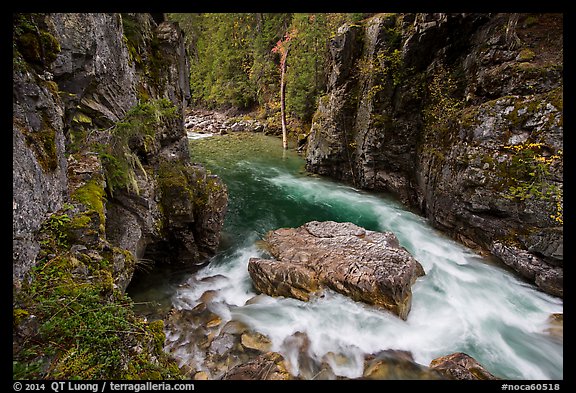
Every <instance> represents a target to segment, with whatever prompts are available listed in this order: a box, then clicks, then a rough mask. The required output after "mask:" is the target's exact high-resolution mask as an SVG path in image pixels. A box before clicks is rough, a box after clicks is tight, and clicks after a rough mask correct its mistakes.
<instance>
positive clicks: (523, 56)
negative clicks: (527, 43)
mask: <svg viewBox="0 0 576 393" xmlns="http://www.w3.org/2000/svg"><path fill="white" fill-rule="evenodd" d="M534 57H536V54H535V53H534V51H533V50H531V49H528V48H524V49H522V50H521V51H520V53H519V54H518V61H530V60H532V59H534Z"/></svg>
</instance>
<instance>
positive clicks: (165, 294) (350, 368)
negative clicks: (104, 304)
mask: <svg viewBox="0 0 576 393" xmlns="http://www.w3.org/2000/svg"><path fill="white" fill-rule="evenodd" d="M190 149H191V156H192V160H193V161H195V162H200V163H202V164H204V165H205V166H206V167H207V168H208V169H209V170H211V172H212V173H214V174H217V175H219V176H220V177H221V178H222V179H223V180H224V181H225V183H226V184H227V186H228V191H229V207H228V213H227V216H226V221H225V225H224V229H223V233H222V240H221V245H220V250H219V252H218V254H217V255H216V256H215V257H214V258H213V259H212V260H211V262H210V263H209V264H208V265H206V266H205V267H203V268H201V269H199V270H198V271H182V270H180V271H178V270H174V269H167V268H164V269H156V270H154V271H152V272H150V273H149V274H147V275H142V274H140V275H139V278H138V280H137V282H136V283H135V284H134V285H131V287H130V288H129V289H128V293H129V294H130V296H131V297H132V298H133V299H134V301H135V302H137V303H141V306H140V307H141V312H143V313H147V314H148V316H149V318H154V317H155V316H157V315H161V314H162V313H163V312H166V311H167V310H169V309H170V308H174V309H176V310H192V309H194V308H195V307H197V306H198V305H199V304H200V303H202V302H208V303H209V304H208V306H209V309H210V311H211V312H212V313H213V314H215V315H217V316H218V318H219V320H218V321H217V322H215V324H216V323H219V324H220V325H224V323H225V322H227V321H231V320H235V321H240V322H242V323H243V324H245V325H247V326H248V327H249V328H250V329H252V330H253V331H255V332H259V333H261V334H263V335H265V336H267V337H268V338H269V340H270V341H271V350H273V351H277V352H279V353H281V354H282V355H283V356H284V357H285V358H286V359H287V360H288V361H289V370H290V371H291V372H292V373H293V374H300V375H304V374H303V372H302V364H301V363H302V358H301V356H300V355H299V354H298V353H297V352H298V351H296V350H295V349H294V347H293V346H290V345H286V343H287V342H289V341H290V338H291V337H294V335H295V333H296V332H301V333H305V334H306V336H307V340H308V345H307V349H306V356H308V357H309V358H311V359H312V360H314V361H316V362H322V361H324V362H326V359H328V361H327V362H328V364H329V365H330V367H331V368H332V371H333V373H334V374H336V375H339V376H344V377H349V378H356V377H360V376H361V375H362V370H363V361H364V357H365V355H367V354H371V353H376V352H378V351H381V350H386V349H393V350H403V351H409V352H410V353H411V354H412V357H413V359H414V361H415V362H417V363H419V364H422V365H428V364H429V363H430V361H431V360H432V359H434V358H436V357H438V356H443V355H447V354H450V353H453V352H465V353H467V354H468V355H470V356H472V357H474V358H475V359H476V360H478V361H479V362H480V363H481V364H482V365H483V366H484V367H485V368H486V369H487V370H488V371H490V372H491V373H492V374H494V375H496V376H497V377H500V378H505V379H520V380H529V379H543V380H550V379H562V378H563V342H562V340H561V339H559V338H555V337H553V336H552V335H551V334H550V333H549V332H548V331H547V329H549V328H550V325H549V317H550V315H551V314H552V313H562V312H563V302H562V300H561V299H559V298H556V297H552V296H549V295H547V294H545V293H543V292H541V291H538V290H537V289H536V288H535V287H534V286H533V285H531V284H529V283H527V282H525V281H524V280H522V279H520V278H518V277H517V276H516V275H515V274H513V273H511V272H510V271H509V270H508V269H507V268H505V267H503V266H501V265H500V264H498V263H496V262H494V261H492V260H490V259H489V258H486V257H483V256H480V255H478V254H477V253H475V252H474V251H472V250H470V249H468V248H466V247H464V246H462V245H460V244H458V243H456V242H454V241H452V240H451V239H449V238H447V237H446V236H444V235H443V234H441V233H440V232H438V231H437V230H435V229H433V228H432V227H431V226H430V225H429V224H428V223H427V221H426V220H425V219H424V218H422V217H420V216H418V215H417V214H414V213H413V212H410V211H409V210H407V209H406V208H405V207H404V206H402V205H401V204H400V203H399V202H397V201H395V200H394V199H392V198H390V197H388V196H386V195H381V194H375V193H369V192H365V191H361V190H358V189H355V188H353V187H350V186H348V185H343V184H339V183H336V182H333V181H330V180H328V179H324V178H320V177H317V176H313V175H310V174H309V173H306V171H305V170H304V160H303V159H302V158H301V157H300V156H298V155H297V154H296V153H295V152H294V151H293V150H288V151H283V150H282V146H281V141H280V140H279V139H278V138H273V137H267V136H264V135H260V134H232V135H225V136H213V137H209V138H195V139H191V140H190ZM312 220H318V221H324V220H333V221H340V222H345V221H349V222H353V223H355V224H357V225H360V226H362V227H364V228H367V229H370V230H377V231H392V232H394V233H395V234H396V235H397V237H398V239H399V240H400V244H401V245H402V246H403V247H405V248H406V249H407V250H408V251H410V252H411V253H412V255H413V256H414V257H415V258H416V259H417V260H418V261H419V262H420V263H421V264H422V266H423V267H424V270H425V272H426V275H425V276H424V277H421V278H419V279H418V280H417V281H416V283H415V284H414V286H413V287H412V292H413V299H412V310H411V312H410V314H409V315H408V319H407V320H406V321H403V320H401V319H399V318H398V317H396V316H394V315H392V314H390V313H388V312H386V311H383V310H379V309H376V308H374V307H370V306H367V305H364V304H361V303H357V302H354V301H352V300H350V299H348V298H346V297H344V296H342V295H339V294H336V293H334V292H330V291H327V292H326V293H325V294H324V296H322V297H315V298H313V299H312V300H311V301H310V302H307V303H306V302H301V301H298V300H294V299H287V298H272V297H268V296H263V295H260V296H256V295H257V294H256V293H255V291H254V289H253V288H252V286H251V280H250V277H249V275H248V272H247V265H248V259H249V258H250V257H256V256H265V252H264V251H262V250H261V249H259V248H258V240H259V239H261V238H262V237H263V235H264V234H265V233H266V232H267V231H269V230H271V229H276V228H280V227H296V226H300V225H302V224H303V223H305V222H308V221H312ZM207 293H209V294H210V296H209V297H207V296H206V294H207ZM207 299H209V300H207ZM187 330H189V327H187V326H178V327H177V329H174V326H173V325H172V326H171V327H170V328H169V329H168V330H167V349H168V350H169V351H170V352H172V353H173V354H174V355H175V356H176V357H177V358H179V360H180V361H181V363H182V364H185V363H187V362H188V363H193V364H196V367H197V368H198V367H200V366H198V365H200V364H201V363H202V361H203V359H202V356H203V355H202V351H201V350H197V349H194V350H191V349H190V348H191V347H190V345H192V344H190V343H189V341H194V339H193V338H188V339H187V340H186V343H187V345H182V341H183V339H182V337H183V335H185V332H186V331H187ZM179 338H180V341H178V340H179ZM177 342H180V344H179V345H177V344H176V343H177ZM177 346H178V348H176V347H177ZM194 348H195V347H194ZM328 354H340V355H342V356H340V358H334V357H330V356H328V357H327V355H328ZM338 359H339V360H338ZM200 368H201V367H200Z"/></svg>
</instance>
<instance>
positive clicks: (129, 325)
mask: <svg viewBox="0 0 576 393" xmlns="http://www.w3.org/2000/svg"><path fill="white" fill-rule="evenodd" d="M170 15H172V14H170ZM252 15H255V17H254V24H253V25H248V26H253V27H250V28H249V29H246V31H249V32H258V34H261V35H262V37H263V36H264V35H265V34H270V38H269V40H270V44H266V42H264V41H263V42H264V44H262V43H261V42H260V41H258V42H260V43H259V44H258V45H261V46H262V47H263V48H267V49H266V50H267V53H268V54H266V56H267V57H266V56H265V57H263V59H267V60H262V59H260V58H259V57H257V56H256V55H253V57H250V59H253V61H254V64H253V65H252V66H251V67H252V68H250V66H249V65H247V63H246V62H247V60H246V57H243V60H239V61H238V62H236V64H235V63H234V62H231V64H221V66H218V67H221V68H222V69H225V70H228V68H230V69H234V70H236V68H234V67H232V65H239V64H242V67H243V68H242V67H240V68H239V69H240V71H238V72H246V73H247V75H249V77H250V78H252V77H254V78H256V77H255V76H254V75H259V77H258V78H259V79H258V78H256V79H255V80H256V81H257V82H255V83H260V82H261V83H263V85H262V86H264V85H266V84H267V85H266V86H270V85H271V82H270V81H269V80H268V79H266V78H268V77H269V75H274V72H276V71H274V70H273V68H266V67H268V66H267V65H266V64H267V63H265V61H269V62H270V63H269V64H273V61H276V60H274V59H275V58H273V57H271V56H272V55H270V49H271V47H272V46H273V45H272V44H273V43H274V41H275V40H278V39H282V37H284V36H283V34H284V30H286V32H287V31H288V28H286V26H290V25H289V24H286V23H287V21H288V22H289V21H290V20H293V21H295V22H294V23H296V22H297V23H300V24H297V23H296V26H297V27H298V29H299V30H298V29H295V30H290V31H292V34H293V36H294V38H293V40H294V41H293V42H297V41H296V40H298V39H302V40H304V39H305V37H306V36H305V34H304V28H303V26H304V25H305V24H306V23H308V24H310V25H313V24H314V23H319V21H321V20H323V19H322V15H320V14H310V15H303V14H302V15H298V14H294V16H290V15H288V14H286V15H288V16H286V15H284V14H282V15H281V14H238V18H237V20H236V23H237V25H236V27H237V30H235V31H236V32H237V33H238V34H240V32H242V28H243V27H242V26H243V25H242V23H245V22H246V20H248V21H249V22H246V23H252V22H250V21H251V20H252V19H250V18H251V17H252ZM355 15H356V14H355ZM211 18H212V17H211ZM218 18H221V19H218ZM291 18H292V19H291ZM207 20H208V21H209V22H210V23H212V22H214V21H219V20H220V22H221V23H222V24H224V21H225V17H224V16H218V15H215V16H214V17H213V19H210V18H208V19H207ZM334 20H335V21H338V20H339V19H338V18H335V19H334ZM265 21H273V22H274V23H277V25H278V26H284V27H283V29H284V30H279V33H280V32H281V33H282V34H277V33H274V34H276V35H274V34H272V33H270V30H266V27H267V26H268V25H266V24H265ZM562 23H563V21H562V15H560V14H497V13H495V14H369V15H361V17H358V18H356V19H354V21H352V22H346V23H342V24H340V25H339V27H338V28H337V30H335V31H334V32H333V33H331V35H330V36H329V38H327V39H326V45H327V46H326V48H327V51H328V52H327V54H328V55H327V56H326V58H325V59H326V63H325V67H324V68H323V69H324V72H325V76H326V85H325V91H322V90H321V89H316V90H314V91H313V92H314V94H316V95H317V96H310V97H314V100H312V99H310V98H307V99H306V100H307V101H306V100H303V98H302V97H301V96H298V95H297V94H298V93H297V91H296V90H289V91H288V94H287V99H288V100H289V101H288V109H289V110H292V111H293V116H292V117H289V121H288V126H289V128H290V131H291V132H292V135H291V137H292V142H291V143H292V146H291V148H290V149H289V151H284V150H283V149H282V148H281V147H280V145H279V143H280V142H279V139H278V138H277V137H275V136H269V135H278V131H279V124H280V122H279V117H278V116H279V105H277V103H275V101H274V97H276V96H275V95H274V94H277V93H278V92H277V91H276V92H275V93H270V92H269V91H268V90H266V89H267V88H264V87H263V88H261V89H260V88H259V89H256V90H255V91H257V92H258V94H261V96H258V97H257V98H254V99H246V95H247V94H248V93H246V92H247V91H250V89H249V88H248V87H247V86H248V85H238V86H241V88H238V90H236V85H235V83H239V82H238V80H236V79H234V78H230V79H229V80H227V79H226V78H224V79H222V78H220V79H218V78H215V79H210V78H208V77H207V80H209V83H207V85H209V86H212V90H211V94H216V93H218V94H217V95H216V96H212V98H210V99H217V100H229V101H230V102H231V103H232V107H228V117H230V119H229V120H228V121H225V120H223V118H222V117H217V116H215V115H214V117H213V119H216V120H214V121H212V120H210V118H209V117H206V116H205V115H202V116H204V117H203V118H202V119H201V120H197V121H196V120H193V119H192V117H190V116H188V117H186V116H187V114H190V113H192V114H194V115H195V116H196V115H198V118H200V115H199V114H202V113H204V114H205V113H211V112H209V111H205V110H204V109H203V108H199V107H196V106H197V105H198V104H199V103H200V101H198V94H199V93H198V91H200V90H199V86H200V78H202V77H205V76H206V75H207V74H202V73H201V72H199V71H198V68H195V67H198V66H197V64H196V65H194V64H191V63H194V62H196V63H198V62H199V61H200V60H199V59H201V55H202V54H203V53H204V52H201V49H202V45H205V44H202V41H201V38H199V37H200V36H199V35H198V34H200V33H199V32H198V31H200V30H198V31H196V30H194V29H192V30H191V31H187V35H185V34H183V32H182V30H181V28H180V27H179V25H178V23H175V22H173V21H170V20H166V15H165V14H154V15H152V14H115V13H112V14H65V13H64V14H58V13H54V14H15V15H14V17H13V294H14V296H13V352H14V355H13V364H14V365H13V375H14V378H15V379H20V378H23V379H35V378H47V379H53V378H56V379H69V378H81V379H179V378H186V379H206V378H207V379H221V378H232V379H246V378H248V379H267V378H272V377H273V379H293V378H300V379H343V378H367V379H371V378H373V379H379V378H380V379H413V378H414V379H442V378H458V376H460V377H462V378H464V377H463V375H467V376H468V377H469V378H488V379H491V378H504V379H562V378H563V366H562V362H563V349H562V334H561V333H560V335H558V334H557V332H558V321H560V325H559V326H560V332H561V331H562V330H561V329H562V328H561V327H562V322H561V321H562V297H563V208H562V203H563V199H562V196H563V157H562V156H563V107H562V103H563V80H562V72H563V69H562V67H563V63H562V56H563V47H562V45H563V41H562V39H563V27H562ZM207 31H208V30H205V33H206V32H207ZM297 31H299V32H300V33H299V34H300V35H298V34H297V33H296V32H297ZM235 34H236V33H235ZM251 34H256V33H251ZM256 36H257V35H256ZM186 37H188V38H190V37H192V38H193V39H194V40H196V41H194V40H193V42H192V43H193V44H195V45H196V46H195V47H194V46H193V45H192V46H190V45H191V44H190V43H189V42H188V41H185V38H186ZM257 37H258V36H257ZM234 39H236V36H234V37H232V38H231V39H230V40H234ZM215 42H216V41H215ZM238 42H244V41H241V40H240V39H239V41H238ZM311 42H315V43H316V44H315V45H317V46H315V47H314V48H315V49H314V50H318V53H320V50H319V49H318V48H321V47H322V45H319V44H317V42H319V41H318V39H317V38H315V41H314V40H313V41H311ZM266 45H268V46H270V48H268V47H267V46H266ZM222 52H223V53H228V52H226V51H225V50H224V48H222ZM255 53H256V52H255ZM292 53H293V56H294V57H293V58H292V60H291V58H290V57H288V69H287V80H288V83H289V85H288V86H289V89H295V87H292V86H299V88H300V89H301V91H302V92H304V91H306V92H308V93H309V91H308V90H306V89H307V87H306V88H305V87H304V85H298V84H297V83H296V82H298V80H295V79H290V78H294V76H293V75H294V74H290V72H295V71H291V69H290V67H291V66H292V67H293V70H297V69H298V67H299V66H301V65H302V64H307V65H308V66H310V64H313V62H312V63H311V62H310V61H309V59H308V58H304V57H298V56H302V55H301V54H300V55H297V52H296V49H294V52H292ZM314 53H316V52H314ZM291 61H292V63H291ZM319 61H320V60H318V59H316V60H315V62H316V63H315V67H316V72H315V74H314V75H315V77H316V78H317V80H316V82H315V83H314V86H321V83H320V82H319V81H320V79H321V78H320V75H321V74H320V71H318V70H319V69H320V68H319V64H320V63H319ZM307 62H308V63H307ZM215 64H216V63H215ZM257 66H258V67H260V68H258V67H257ZM212 68H215V66H214V65H213V66H212ZM191 70H192V72H191ZM267 73H268V74H267ZM291 75H292V76H291ZM195 78H196V79H195ZM250 81H252V79H250ZM203 83H204V82H203ZM219 83H223V85H226V86H228V90H227V91H226V92H222V91H220V92H218V86H219ZM226 83H227V84H226ZM242 83H244V82H242ZM215 92H216V93H215ZM308 93H307V94H308ZM228 94H230V96H228ZM242 94H244V95H242ZM310 94H312V93H310ZM214 97H215V98H214ZM316 97H317V99H316ZM258 100H262V101H260V102H259V104H258V105H256V104H254V103H255V102H257V101H258ZM266 100H268V101H266ZM290 100H292V101H290ZM304 101H306V105H308V106H306V105H304ZM206 102H208V101H206ZM310 102H313V104H310ZM234 105H236V106H242V105H246V106H249V105H256V108H257V109H256V110H255V111H253V112H251V113H246V110H245V108H244V110H240V109H236V108H235V106H234ZM299 105H300V106H299ZM298 108H300V109H298ZM302 108H308V109H306V110H307V111H312V112H311V113H313V116H311V118H310V119H309V120H308V121H309V122H308V123H306V121H307V120H306V116H304V115H302V116H301V117H298V116H296V115H294V113H304V112H303V111H304V109H302ZM310 108H313V110H312V109H310ZM299 111H300V112H299ZM206 119H208V120H206ZM185 120H186V121H185ZM198 132H202V133H201V134H200V133H198ZM227 134H230V135H227ZM263 134H266V135H263ZM295 150H298V151H299V152H300V153H301V154H302V157H300V156H298V155H297V154H296V153H295ZM328 178H331V179H332V180H328ZM314 221H322V222H338V223H352V224H353V225H357V226H359V227H362V228H363V229H362V230H363V231H365V232H362V234H361V235H358V236H357V237H358V239H364V238H367V239H368V240H370V239H372V238H371V236H377V235H374V234H373V232H372V231H377V232H388V231H390V232H391V233H392V234H393V235H390V236H396V237H397V240H396V241H397V242H398V246H401V247H402V249H404V250H406V252H409V253H410V254H412V256H413V257H414V258H415V260H416V261H417V262H416V263H419V264H421V265H422V266H421V267H420V269H423V271H424V273H425V274H424V275H422V274H414V275H413V276H412V275H410V278H409V279H408V281H410V283H411V284H410V285H413V288H412V292H413V293H412V294H411V295H410V296H409V297H407V295H406V293H404V292H403V294H402V297H401V299H402V300H401V301H400V303H399V305H398V307H399V310H400V311H399V313H400V315H401V318H398V317H391V316H390V315H392V314H390V313H389V312H386V311H385V310H384V311H383V310H379V309H377V308H372V307H371V306H369V305H363V304H360V303H358V302H355V301H354V300H350V299H347V298H345V297H344V296H342V294H341V293H342V292H340V293H337V292H339V291H336V292H333V291H332V289H333V287H336V286H338V285H341V284H327V286H328V287H329V289H326V290H323V291H321V292H319V293H318V294H312V295H310V296H308V295H306V296H304V297H303V298H305V300H307V302H306V303H304V302H302V301H300V300H296V299H289V298H284V297H283V296H279V297H268V296H266V295H264V294H259V292H260V291H261V290H263V289H264V287H265V286H264V287H262V286H259V285H258V284H257V283H256V282H255V281H253V280H254V277H252V279H251V278H250V276H249V269H250V267H249V260H251V258H252V259H254V260H258V261H263V260H265V259H269V258H270V253H268V251H266V249H265V248H262V246H263V243H262V242H261V241H262V239H264V238H265V235H266V233H268V232H269V231H274V230H279V229H280V228H297V227H300V226H304V225H306V226H307V228H308V227H310V225H319V224H313V223H312V222H314ZM352 224H345V225H352ZM354 228H356V227H354ZM354 231H355V232H354V233H356V232H358V230H357V229H355V230H354ZM358 233H360V232H358ZM365 234H370V235H366V236H365ZM323 236H324V235H323ZM323 236H320V237H319V238H321V239H324V237H323ZM354 236H356V235H354ZM385 236H388V235H385ZM326 237H327V238H330V237H332V235H329V236H326ZM268 240H270V238H268ZM322 241H324V240H322ZM347 241H356V240H354V239H349V240H347ZM370 241H371V240H370ZM396 241H394V242H393V243H395V242H396ZM363 244H364V243H363ZM257 245H259V246H257ZM282 247H287V246H285V245H283V246H281V248H280V249H278V250H277V251H278V254H282V252H283V250H282ZM359 247H360V246H359ZM360 248H365V246H362V247H360ZM320 250H321V249H320ZM269 251H271V249H269ZM308 251H309V250H308ZM308 251H307V252H308ZM298 252H299V254H298V255H303V254H302V253H301V252H300V251H298ZM318 252H319V253H320V252H324V251H318ZM386 252H389V251H386ZM395 252H396V253H397V252H400V251H395ZM309 253H310V255H312V254H311V253H312V252H311V251H310V252H309ZM272 254H274V253H272ZM274 256H276V255H274ZM290 258H292V259H293V258H294V257H293V256H292V257H290ZM298 258H300V257H298ZM406 258H408V257H406ZM255 263H256V262H255ZM258 263H260V262H258ZM283 263H286V262H283ZM291 263H292V262H291ZM277 266H279V265H277ZM277 266H276V267H277ZM327 266H329V265H327ZM273 269H275V267H273ZM410 269H412V267H411V268H410ZM288 270H290V266H288ZM318 272H321V273H318V274H320V275H325V276H326V277H328V279H327V281H326V280H325V279H322V280H325V281H323V282H324V283H327V282H328V283H330V282H332V283H333V282H334V281H330V279H333V278H334V277H335V275H332V274H331V273H330V268H328V270H326V271H323V270H318ZM410 274H412V273H410ZM305 276H306V277H308V273H306V274H305V275H304V276H302V277H305ZM332 276H334V277H332ZM310 277H312V275H311V276H310ZM336 281H338V280H336ZM314 285H316V284H314ZM346 285H348V284H345V286H346ZM367 285H368V284H362V285H360V286H361V287H362V288H364V287H366V286H367ZM255 288H258V290H255ZM330 288H332V289H330ZM354 291H355V290H354ZM354 291H353V292H354ZM393 291H396V289H394V290H393ZM264 292H267V291H264ZM272 292H273V290H272ZM344 292H346V291H344ZM354 293H359V292H354ZM279 294H281V293H279ZM276 295H278V294H276ZM354 296H356V295H353V296H352V297H353V298H354ZM362 296H363V295H362ZM296 297H297V298H298V296H296ZM354 299H356V300H358V299H357V298H354ZM407 299H411V302H412V306H411V308H412V311H410V314H408V311H409V310H410V306H409V303H406V302H407V301H408V300H407ZM301 300H304V299H301ZM385 302H388V300H386V301H385ZM139 303H144V304H139ZM368 303H370V302H368ZM155 304H157V305H158V306H154V305H155ZM407 305H408V306H407ZM394 307H396V306H394ZM394 307H392V308H394ZM400 332H404V334H400ZM553 332H556V333H553ZM350 337H354V340H351V339H350ZM455 337H457V339H456V338H455ZM460 353H465V354H467V355H471V356H472V357H473V358H474V359H476V360H477V361H479V363H480V364H481V366H480V365H474V364H475V363H474V362H473V361H472V360H473V359H472V360H469V359H468V358H467V357H466V355H464V354H460ZM450 354H453V356H452V355H450ZM447 355H450V356H448V357H446V358H444V356H447ZM451 362H452V363H451ZM458 362H460V363H459V364H468V365H469V367H470V369H475V370H480V369H482V370H483V371H482V372H478V373H477V374H474V373H473V372H472V373H471V374H470V372H469V373H468V374H466V373H464V372H456V371H454V370H452V371H446V370H445V369H444V371H440V370H441V369H442V367H460V366H453V365H452V366H446V365H447V364H456V363H458ZM433 366H435V367H436V369H435V368H434V367H433ZM482 367H484V368H482ZM262 368H266V369H268V370H271V371H270V372H269V373H267V374H266V375H264V374H262V373H258V372H257V370H258V369H262ZM470 369H469V370H470ZM255 370H256V371H255ZM469 370H468V371H469ZM250 376H251V377H250ZM468 377H467V378H468Z"/></svg>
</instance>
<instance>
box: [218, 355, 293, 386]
mask: <svg viewBox="0 0 576 393" xmlns="http://www.w3.org/2000/svg"><path fill="white" fill-rule="evenodd" d="M223 379H229V380H287V379H294V377H293V376H292V375H290V373H289V372H288V371H287V370H286V366H285V365H284V358H283V357H282V355H280V354H279V353H277V352H267V353H263V354H262V355H260V356H258V357H256V358H255V359H253V360H251V361H249V362H246V363H243V364H240V365H238V366H236V367H234V368H232V369H231V370H230V371H229V372H227V373H226V375H225V376H224V378H223Z"/></svg>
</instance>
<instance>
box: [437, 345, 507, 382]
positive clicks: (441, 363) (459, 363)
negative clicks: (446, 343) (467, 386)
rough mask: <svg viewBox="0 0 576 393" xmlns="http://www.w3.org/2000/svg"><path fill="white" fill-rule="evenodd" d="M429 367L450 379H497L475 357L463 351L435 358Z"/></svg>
mask: <svg viewBox="0 0 576 393" xmlns="http://www.w3.org/2000/svg"><path fill="white" fill-rule="evenodd" d="M430 368H432V369H433V370H437V371H439V372H440V373H442V374H444V375H446V376H447V377H448V378H450V379H465V380H476V379H499V378H497V377H495V376H494V375H492V374H491V373H490V372H488V371H487V370H486V369H485V368H484V367H483V366H482V365H481V364H480V363H478V362H477V361H476V359H474V358H473V357H471V356H469V355H467V354H465V353H463V352H456V353H452V354H450V355H446V356H441V357H439V358H436V359H434V360H432V361H431V362H430Z"/></svg>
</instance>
